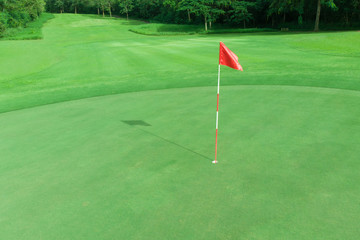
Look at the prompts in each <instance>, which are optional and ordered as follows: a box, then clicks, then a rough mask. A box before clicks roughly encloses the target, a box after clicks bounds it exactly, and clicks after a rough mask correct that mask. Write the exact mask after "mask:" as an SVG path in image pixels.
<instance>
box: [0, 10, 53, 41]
mask: <svg viewBox="0 0 360 240" xmlns="http://www.w3.org/2000/svg"><path fill="white" fill-rule="evenodd" d="M52 18H54V15H53V14H51V13H42V14H41V15H40V17H39V18H38V19H36V20H35V21H33V22H30V23H28V24H27V26H26V27H19V28H8V29H6V30H5V32H4V33H3V34H2V36H1V37H0V40H36V39H42V38H43V35H42V30H41V29H42V27H43V25H44V23H45V22H47V21H48V20H50V19H52Z"/></svg>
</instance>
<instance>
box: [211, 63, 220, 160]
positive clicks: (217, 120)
mask: <svg viewBox="0 0 360 240" xmlns="http://www.w3.org/2000/svg"><path fill="white" fill-rule="evenodd" d="M219 93H220V64H219V70H218V86H217V104H216V105H217V106H216V136H215V160H214V161H212V163H217V139H218V127H219Z"/></svg>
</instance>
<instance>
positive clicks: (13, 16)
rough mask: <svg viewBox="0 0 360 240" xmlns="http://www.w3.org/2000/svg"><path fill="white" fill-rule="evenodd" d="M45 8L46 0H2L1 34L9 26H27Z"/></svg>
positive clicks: (0, 12) (0, 10)
mask: <svg viewBox="0 0 360 240" xmlns="http://www.w3.org/2000/svg"><path fill="white" fill-rule="evenodd" d="M44 9H45V1H44V0H21V1H19V0H0V36H1V34H2V33H3V32H4V31H5V30H6V29H7V28H16V27H26V24H27V23H28V22H30V21H33V20H35V19H36V18H38V17H39V16H40V14H41V13H42V12H43V11H44Z"/></svg>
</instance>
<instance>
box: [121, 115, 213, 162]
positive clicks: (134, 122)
mask: <svg viewBox="0 0 360 240" xmlns="http://www.w3.org/2000/svg"><path fill="white" fill-rule="evenodd" d="M122 122H123V123H125V124H128V125H130V126H132V127H133V128H136V129H137V130H140V131H142V132H144V133H147V134H149V135H151V136H153V137H156V138H158V139H161V140H163V141H165V142H167V143H169V144H172V145H174V146H177V147H179V148H182V149H184V150H186V151H188V152H191V153H194V154H196V155H198V156H200V157H202V158H205V159H208V160H212V159H211V158H209V157H207V156H205V155H203V154H201V153H198V152H195V151H194V150H192V149H190V148H187V147H185V146H182V145H180V144H178V143H176V142H173V141H171V140H169V139H166V138H163V137H161V136H159V135H156V134H154V133H152V132H149V131H147V130H145V129H142V128H139V127H137V126H146V127H148V126H151V125H150V124H148V123H146V122H144V121H142V120H130V121H124V120H123V121H122Z"/></svg>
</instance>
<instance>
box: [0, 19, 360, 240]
mask: <svg viewBox="0 0 360 240" xmlns="http://www.w3.org/2000/svg"><path fill="white" fill-rule="evenodd" d="M108 21H110V22H108ZM69 24H70V25H69ZM131 24H137V22H131ZM128 27H129V25H128V24H127V23H126V22H124V21H119V20H106V21H105V22H104V20H102V19H96V18H89V17H86V16H73V15H57V17H56V18H55V19H54V20H52V21H51V22H49V23H48V24H47V25H46V28H45V29H44V35H45V39H44V40H43V41H16V42H12V41H4V42H0V49H1V52H3V51H5V53H6V54H7V56H8V58H7V59H8V61H7V62H4V61H0V65H1V68H0V71H2V74H0V82H1V83H0V84H1V85H0V89H1V91H2V94H1V95H0V98H1V99H0V103H1V107H2V108H1V110H2V111H9V110H14V109H17V108H25V107H29V106H34V105H43V104H46V103H51V102H57V101H65V100H71V99H77V98H83V97H89V96H96V95H104V94H112V93H119V92H127V91H132V92H136V93H129V94H119V95H113V96H107V97H99V98H89V99H84V100H79V101H71V102H65V103H61V104H56V105H47V106H43V107H38V108H30V109H25V110H22V111H13V112H9V113H3V114H0V125H1V126H6V127H3V128H2V129H0V152H1V160H0V161H1V165H0V189H1V190H2V194H1V195H0V216H1V217H0V221H1V225H0V238H1V239H114V238H115V239H357V237H358V236H359V228H358V222H359V216H360V208H359V206H360V199H359V196H360V192H359V188H358V186H357V183H358V182H359V180H360V179H359V175H358V172H359V170H360V169H359V168H360V166H359V163H358V159H359V156H360V152H359V148H358V145H359V142H360V135H359V133H360V131H359V130H360V129H359V120H358V119H360V111H359V108H358V106H359V103H360V95H359V92H358V91H344V90H339V89H327V88H312V87H296V86H294V87H287V86H274V85H276V84H283V85H285V84H287V85H309V86H323V87H332V88H336V87H339V88H347V89H354V90H358V89H359V87H360V82H359V80H360V79H359V70H358V66H359V58H358V57H357V56H356V54H357V53H358V52H359V48H358V46H359V45H356V44H354V42H355V43H356V41H357V38H356V37H354V36H358V35H356V34H359V33H357V32H353V33H351V32H349V33H340V34H341V36H342V37H341V38H340V37H338V34H339V33H327V34H315V35H312V34H298V35H226V36H220V35H219V36H206V37H204V36H187V37H185V36H183V37H166V38H159V37H145V36H141V35H136V34H133V33H130V32H128V31H127V29H128ZM316 38H320V39H321V40H323V41H324V42H325V43H326V45H327V44H330V45H331V44H333V43H335V42H338V45H339V48H338V49H337V50H335V51H336V52H334V49H333V48H330V47H328V48H326V47H325V46H324V48H326V49H327V50H326V49H325V50H326V51H325V50H324V49H319V48H317V47H316V45H313V44H311V42H312V41H313V42H314V43H315V41H314V39H316ZM340 39H341V41H340ZM219 40H222V41H224V42H225V43H226V44H227V45H228V46H229V47H230V48H231V49H233V50H234V52H236V53H237V54H238V55H239V57H240V59H241V63H242V64H243V66H244V69H245V71H244V72H242V73H240V72H237V71H235V70H231V69H228V68H225V67H223V68H222V86H223V87H222V89H221V99H220V101H221V105H220V135H219V138H220V142H219V149H220V150H219V158H220V160H221V164H218V165H216V166H214V165H211V164H210V161H211V159H212V157H213V140H214V139H213V137H214V136H213V134H214V129H213V128H214V119H213V117H214V110H215V108H214V107H215V106H214V104H215V102H214V101H215V96H214V94H215V92H216V87H215V85H216V77H217V72H216V70H217V64H216V61H213V59H217V52H218V41H219ZM349 43H352V44H349ZM342 44H343V45H342ZM324 45H325V44H324ZM349 45H351V46H350V47H349ZM349 48H352V50H351V51H350V50H349V52H347V51H346V50H345V49H349ZM341 49H344V51H343V50H341ZM34 53H36V54H35V55H34V56H33V55H32V54H34ZM2 57H3V55H1V56H0V58H2ZM243 84H244V85H246V84H264V85H269V86H227V87H225V85H243ZM193 86H211V87H200V88H183V89H170V90H161V91H143V90H149V89H167V88H178V87H193ZM122 120H144V121H146V122H148V123H149V124H151V126H149V127H145V126H128V125H126V124H124V123H123V122H122Z"/></svg>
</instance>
